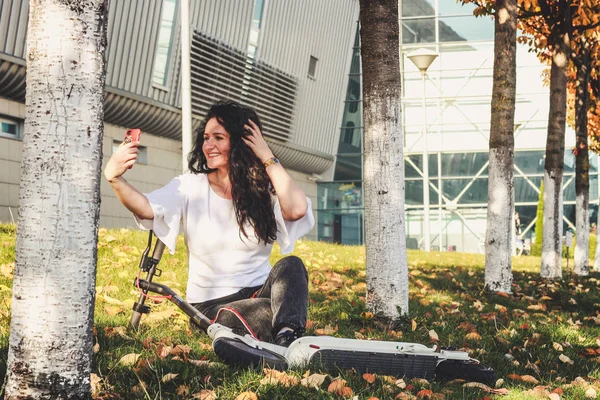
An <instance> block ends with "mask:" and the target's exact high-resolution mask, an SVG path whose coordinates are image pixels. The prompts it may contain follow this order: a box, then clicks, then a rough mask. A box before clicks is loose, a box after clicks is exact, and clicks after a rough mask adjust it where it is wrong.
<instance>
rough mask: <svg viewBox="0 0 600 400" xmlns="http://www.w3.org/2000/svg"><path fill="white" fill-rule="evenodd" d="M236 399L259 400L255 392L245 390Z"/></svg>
mask: <svg viewBox="0 0 600 400" xmlns="http://www.w3.org/2000/svg"><path fill="white" fill-rule="evenodd" d="M235 400H258V396H257V395H256V393H254V392H243V393H240V394H238V395H237V397H236V398H235Z"/></svg>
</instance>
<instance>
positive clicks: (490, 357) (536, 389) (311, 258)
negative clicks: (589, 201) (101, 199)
mask: <svg viewBox="0 0 600 400" xmlns="http://www.w3.org/2000/svg"><path fill="white" fill-rule="evenodd" d="M15 235H16V232H15V228H14V226H11V225H0V375H1V376H4V375H5V373H6V357H7V351H8V349H7V348H8V335H9V320H10V302H11V285H12V270H13V268H14V261H15ZM146 242H147V234H146V233H144V232H139V231H131V230H125V229H122V230H106V229H101V230H100V233H99V244H98V249H99V253H98V274H97V277H98V278H97V286H96V313H95V335H96V346H95V348H94V351H95V356H94V365H93V374H94V375H93V376H92V378H93V379H92V380H93V383H94V388H95V389H96V393H95V398H99V399H126V400H129V399H136V398H139V399H152V400H154V399H213V398H219V399H242V398H246V399H248V400H250V399H254V398H259V399H341V398H345V397H347V398H353V397H355V396H356V397H355V398H358V399H370V398H378V399H394V398H430V399H484V398H486V397H489V398H495V397H502V398H505V399H528V398H532V399H533V398H554V399H558V398H563V399H566V398H573V399H575V398H586V396H589V397H591V396H592V395H593V396H594V397H593V398H595V392H596V391H600V382H599V379H600V373H599V371H598V366H599V365H600V364H599V363H600V315H599V314H600V299H599V297H598V286H599V285H600V280H599V279H598V278H599V277H600V276H599V275H598V274H596V273H592V275H591V276H589V277H586V278H578V277H574V276H571V275H570V274H569V273H568V272H567V271H565V273H564V276H565V278H564V279H563V280H562V281H555V282H553V281H544V280H542V279H540V278H539V265H540V259H539V257H529V256H522V257H516V258H514V259H513V269H514V285H513V293H512V294H511V295H510V296H503V295H498V294H488V293H485V292H484V290H483V288H484V257H483V255H474V254H464V253H438V252H431V253H429V254H427V253H424V252H420V251H409V253H408V260H409V272H410V299H411V300H410V314H409V315H408V316H407V317H406V318H404V319H403V320H402V321H400V322H399V323H398V324H397V325H395V326H388V325H386V324H384V323H382V322H381V321H379V320H378V319H377V318H376V317H374V316H373V315H372V314H371V313H369V312H367V310H366V309H365V301H364V300H365V299H364V296H365V287H366V284H365V276H366V272H365V249H364V247H358V246H339V245H331V244H325V243H319V242H308V241H303V242H298V243H297V245H296V250H295V252H294V254H295V255H297V256H299V257H301V258H302V259H303V260H304V261H305V264H306V266H307V268H308V270H309V276H310V309H309V323H308V331H307V334H308V335H319V334H328V335H333V336H337V337H347V338H359V339H364V340H366V339H369V338H376V339H382V340H397V341H399V340H401V341H405V342H416V343H422V344H425V345H427V346H432V345H434V344H436V345H440V346H453V347H456V348H459V349H463V350H465V351H468V352H469V353H470V355H471V356H472V357H474V358H477V359H479V360H480V361H482V362H484V363H485V364H487V365H490V366H492V367H493V368H494V369H495V370H496V374H497V377H498V379H499V381H498V382H497V386H498V388H502V389H506V390H505V391H507V392H508V394H504V395H500V394H497V393H495V392H490V391H489V390H488V389H489V388H486V387H473V386H472V385H469V384H466V383H465V382H460V381H453V382H436V381H430V382H427V381H424V380H416V379H415V380H410V381H406V382H402V381H398V380H397V378H392V377H386V376H374V377H373V376H368V375H367V376H360V375H358V374H356V373H353V372H352V371H340V372H339V373H338V374H328V375H326V374H323V375H321V374H319V372H320V371H304V370H303V371H291V372H288V373H287V374H279V373H276V372H272V371H254V370H241V369H235V368H232V367H229V366H226V365H224V364H222V363H221V362H220V361H219V359H218V358H217V357H216V355H215V354H214V352H213V351H212V349H211V347H210V341H209V339H208V337H206V336H205V335H198V334H195V333H192V332H191V331H190V329H189V328H188V325H187V318H186V317H183V316H182V315H181V314H180V313H179V312H178V310H176V308H175V307H174V306H173V305H172V304H171V303H169V302H160V303H159V302H157V303H156V304H154V305H153V306H152V309H153V312H152V313H151V314H150V315H149V316H145V317H144V319H143V320H142V324H141V328H140V330H139V331H138V332H128V331H126V330H125V328H124V327H125V326H126V325H127V322H128V320H129V317H130V315H131V306H132V304H133V302H134V300H135V299H136V298H137V296H136V290H135V289H134V287H133V286H132V282H133V279H134V277H135V276H136V274H137V267H138V261H139V257H140V254H141V251H142V250H143V249H144V248H145V246H146ZM184 253H185V249H184V244H183V239H182V238H180V239H179V242H178V249H177V253H176V254H175V255H170V254H165V255H164V257H163V260H162V261H161V264H160V268H161V269H162V270H163V275H162V276H161V277H160V278H157V279H156V281H157V282H160V283H163V284H166V285H169V286H170V287H171V288H173V289H175V290H176V291H178V292H179V293H181V294H182V295H184V294H185V293H184V292H185V282H186V279H187V271H186V263H185V254H184ZM280 257H281V255H280V254H279V252H278V250H277V249H276V250H275V251H274V253H273V257H272V261H273V262H275V261H276V260H277V259H279V258H280ZM570 265H571V267H572V265H573V262H572V260H570ZM325 375H326V376H325ZM308 376H311V379H310V380H308V381H310V382H313V383H314V385H308V387H307V386H304V385H303V384H302V380H303V378H304V383H306V382H307V379H306V377H308ZM553 391H554V392H553ZM253 396H257V397H253ZM1 397H2V396H1V394H0V398H1Z"/></svg>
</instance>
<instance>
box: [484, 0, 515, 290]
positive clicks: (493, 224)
mask: <svg viewBox="0 0 600 400" xmlns="http://www.w3.org/2000/svg"><path fill="white" fill-rule="evenodd" d="M494 20H495V22H494V27H495V33H494V86H493V90H492V105H491V115H492V121H491V128H490V140H489V143H490V155H489V160H490V163H489V166H488V176H489V177H488V209H487V229H486V232H485V288H486V289H487V290H490V291H499V292H504V293H510V291H511V286H512V258H511V257H512V253H513V248H514V243H515V237H514V234H515V223H514V212H515V195H514V189H513V188H514V183H513V179H514V164H515V163H514V158H515V153H514V152H515V140H514V129H515V128H514V122H515V99H516V86H517V62H516V60H517V0H497V1H496V16H495V18H494Z"/></svg>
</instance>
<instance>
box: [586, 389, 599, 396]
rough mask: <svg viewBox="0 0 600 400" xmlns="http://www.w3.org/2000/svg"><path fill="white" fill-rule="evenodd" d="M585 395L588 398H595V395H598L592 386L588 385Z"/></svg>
mask: <svg viewBox="0 0 600 400" xmlns="http://www.w3.org/2000/svg"><path fill="white" fill-rule="evenodd" d="M585 397H587V398H588V399H595V398H596V397H598V394H597V393H596V389H594V388H593V387H589V388H588V390H586V391H585Z"/></svg>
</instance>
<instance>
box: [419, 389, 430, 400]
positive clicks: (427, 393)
mask: <svg viewBox="0 0 600 400" xmlns="http://www.w3.org/2000/svg"><path fill="white" fill-rule="evenodd" d="M432 394H433V391H431V390H429V389H423V390H420V391H419V392H418V393H417V397H418V398H420V399H422V398H424V397H431V395H432Z"/></svg>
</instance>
